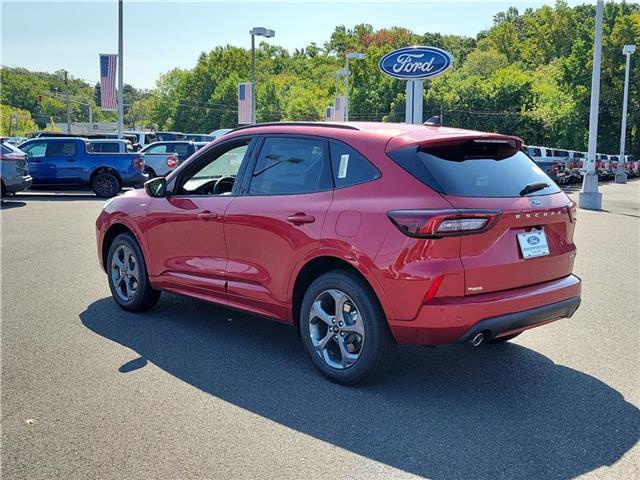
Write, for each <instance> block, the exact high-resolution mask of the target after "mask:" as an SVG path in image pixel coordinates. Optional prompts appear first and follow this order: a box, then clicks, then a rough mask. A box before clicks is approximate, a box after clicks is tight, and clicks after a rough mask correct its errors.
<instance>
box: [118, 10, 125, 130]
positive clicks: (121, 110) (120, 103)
mask: <svg viewBox="0 0 640 480" xmlns="http://www.w3.org/2000/svg"><path fill="white" fill-rule="evenodd" d="M123 63H124V62H123V61H122V0H118V138H122V130H123V127H124V89H123V84H124V80H123V78H124V76H123V74H122V65H123Z"/></svg>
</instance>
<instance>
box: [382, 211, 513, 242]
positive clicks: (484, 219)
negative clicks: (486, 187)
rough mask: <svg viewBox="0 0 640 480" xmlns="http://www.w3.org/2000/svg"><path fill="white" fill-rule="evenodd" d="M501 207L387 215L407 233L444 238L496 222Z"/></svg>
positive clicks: (420, 236) (478, 229) (477, 231)
mask: <svg viewBox="0 0 640 480" xmlns="http://www.w3.org/2000/svg"><path fill="white" fill-rule="evenodd" d="M501 213H502V212H501V211H500V210H476V209H460V210H392V211H390V212H387V216H388V217H389V219H390V220H391V221H392V222H393V224H394V225H395V226H396V227H397V228H398V230H400V231H401V232H402V233H404V234H405V235H408V236H410V237H418V238H440V237H451V236H455V235H472V234H475V233H482V232H484V231H486V230H488V229H489V228H491V227H492V226H493V224H494V223H495V221H496V220H497V219H498V216H499V215H500V214H501Z"/></svg>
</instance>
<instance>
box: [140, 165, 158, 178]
mask: <svg viewBox="0 0 640 480" xmlns="http://www.w3.org/2000/svg"><path fill="white" fill-rule="evenodd" d="M143 173H146V174H147V176H148V177H149V180H151V179H152V178H156V177H157V176H158V175H157V174H156V172H155V171H154V170H153V168H151V167H147V168H145V169H144V172H143Z"/></svg>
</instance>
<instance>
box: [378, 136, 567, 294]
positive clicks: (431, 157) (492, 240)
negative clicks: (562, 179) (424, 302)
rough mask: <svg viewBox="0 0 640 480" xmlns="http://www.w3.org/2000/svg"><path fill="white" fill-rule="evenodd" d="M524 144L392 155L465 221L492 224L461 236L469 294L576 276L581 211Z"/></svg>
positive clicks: (424, 148) (472, 144) (454, 146)
mask: <svg viewBox="0 0 640 480" xmlns="http://www.w3.org/2000/svg"><path fill="white" fill-rule="evenodd" d="M519 146H520V145H519V142H518V141H517V140H515V139H513V138H510V137H504V138H503V139H499V138H496V137H492V138H490V139H486V138H484V139H483V138H477V139H468V138H466V139H458V140H454V141H452V142H450V143H442V142H440V143H439V144H437V145H430V144H428V143H426V144H422V145H418V146H415V147H410V148H408V149H404V151H402V152H389V156H391V157H392V158H393V159H394V160H395V161H396V162H397V163H398V164H400V166H401V167H403V168H404V169H405V170H407V171H408V172H409V173H411V174H412V175H413V176H414V177H416V178H417V179H418V180H420V181H421V182H423V183H424V184H426V185H427V186H428V187H430V188H431V189H433V190H435V191H437V192H438V193H440V195H442V197H443V198H445V199H446V200H447V201H448V202H449V203H450V204H451V206H452V207H453V208H454V209H455V210H456V211H457V212H458V218H459V219H464V218H476V219H477V218H478V217H480V218H482V217H484V218H486V219H487V222H486V224H485V225H484V226H482V227H481V228H478V229H476V230H469V231H464V232H459V234H460V235H461V242H460V258H461V261H462V264H463V266H464V272H465V294H466V295H474V294H480V293H487V292H495V291H500V290H508V289H512V288H519V287H523V286H527V285H534V284H537V283H542V282H546V281H550V280H554V279H557V278H562V277H565V276H567V275H569V274H571V272H572V270H573V262H574V257H575V246H574V244H573V231H574V222H575V205H574V204H573V202H571V201H570V200H569V198H568V197H567V196H566V195H565V194H564V193H563V192H562V191H561V190H560V189H559V188H558V186H557V185H556V184H555V183H554V182H553V180H551V178H550V177H549V176H548V175H547V174H546V173H545V172H544V171H542V170H541V169H540V167H538V166H537V165H536V164H535V163H534V162H533V161H532V160H531V159H530V158H529V157H528V156H527V155H525V154H524V153H523V152H522V151H520V150H519ZM469 225H472V228H473V224H472V223H469ZM545 244H546V247H547V248H545Z"/></svg>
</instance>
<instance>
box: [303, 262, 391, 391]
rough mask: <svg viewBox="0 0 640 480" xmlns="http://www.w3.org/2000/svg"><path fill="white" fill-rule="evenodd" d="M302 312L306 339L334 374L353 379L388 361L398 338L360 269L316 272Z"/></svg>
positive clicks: (322, 366) (314, 358) (318, 361)
mask: <svg viewBox="0 0 640 480" xmlns="http://www.w3.org/2000/svg"><path fill="white" fill-rule="evenodd" d="M300 312H301V313H300V319H299V321H300V336H301V338H302V343H303V344H304V346H305V349H306V350H307V354H308V355H309V358H310V359H311V362H312V363H313V364H314V366H315V367H316V368H317V369H318V370H320V372H321V373H322V374H324V375H325V376H326V377H328V378H329V379H330V380H332V381H334V382H336V383H341V384H343V385H355V384H357V383H361V382H365V381H368V380H370V379H371V378H373V377H374V376H376V375H378V374H380V373H382V372H383V371H384V370H385V369H386V368H387V367H388V366H389V365H390V363H391V360H392V357H393V351H394V347H395V341H394V339H393V337H392V336H391V333H390V332H389V327H388V325H387V321H386V318H385V315H384V312H383V311H382V308H381V307H380V304H379V303H378V300H377V298H376V297H375V295H374V293H373V292H372V291H371V289H370V288H369V286H368V285H367V284H366V283H365V282H364V281H363V280H362V279H360V278H359V277H358V276H357V275H355V274H353V273H351V272H348V271H335V272H329V273H326V274H324V275H322V276H320V277H318V278H317V279H316V280H315V281H314V282H313V283H312V284H311V286H310V287H309V289H308V290H307V292H306V293H305V296H304V299H303V301H302V308H301V309H300Z"/></svg>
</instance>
